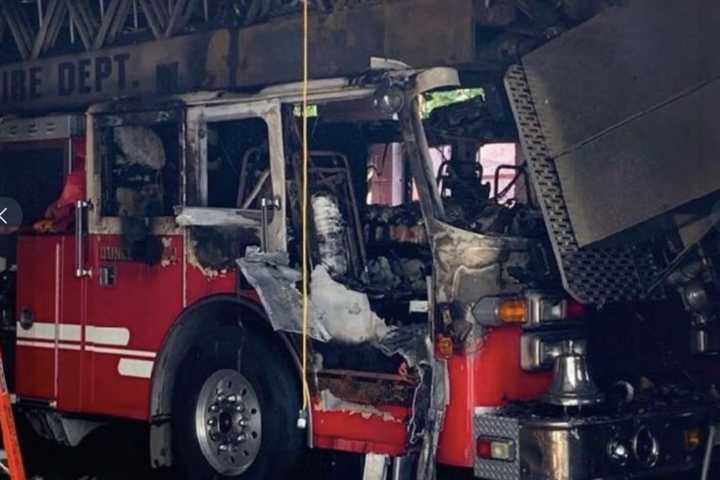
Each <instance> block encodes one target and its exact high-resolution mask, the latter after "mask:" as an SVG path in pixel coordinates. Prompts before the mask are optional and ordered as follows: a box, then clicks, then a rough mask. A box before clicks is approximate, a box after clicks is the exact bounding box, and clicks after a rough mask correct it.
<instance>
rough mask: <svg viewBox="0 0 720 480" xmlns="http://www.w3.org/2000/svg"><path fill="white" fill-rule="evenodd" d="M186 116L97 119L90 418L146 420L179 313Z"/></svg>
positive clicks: (88, 347)
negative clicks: (153, 381)
mask: <svg viewBox="0 0 720 480" xmlns="http://www.w3.org/2000/svg"><path fill="white" fill-rule="evenodd" d="M183 115H184V114H183V112H182V110H167V111H157V110H155V111H151V112H132V113H123V114H110V113H108V114H97V115H93V116H92V117H91V122H90V125H89V126H88V129H89V130H90V131H91V133H92V135H93V137H94V138H93V141H92V144H93V149H92V155H91V159H90V162H89V176H88V179H89V185H88V193H89V195H88V196H89V200H90V202H91V203H92V209H91V210H90V212H89V234H88V239H87V245H88V252H87V256H88V258H87V264H88V267H89V270H90V272H91V273H90V275H89V279H88V286H87V299H86V324H85V330H84V342H85V345H84V348H85V356H86V358H87V360H88V364H89V368H88V369H87V370H86V371H84V373H83V376H84V378H83V408H84V410H85V412H87V413H98V414H104V415H115V416H120V417H125V418H136V419H147V418H148V413H149V412H148V405H149V402H148V398H149V393H150V378H151V376H152V371H153V368H154V362H155V357H156V356H157V352H158V351H159V350H160V348H161V345H162V342H163V340H164V338H165V335H166V333H167V331H168V329H169V328H170V326H171V325H172V323H173V321H174V320H175V319H176V318H177V316H178V315H179V313H180V312H181V310H182V307H183V302H182V286H183V281H182V277H183V273H182V272H183V263H182V260H183V248H184V245H183V237H182V232H181V230H180V229H179V228H178V227H177V226H176V224H175V220H174V216H173V209H174V207H175V206H176V205H178V204H179V203H180V201H181V199H180V181H181V175H180V167H181V161H180V158H181V154H182V148H181V140H182V134H183V130H184V127H183Z"/></svg>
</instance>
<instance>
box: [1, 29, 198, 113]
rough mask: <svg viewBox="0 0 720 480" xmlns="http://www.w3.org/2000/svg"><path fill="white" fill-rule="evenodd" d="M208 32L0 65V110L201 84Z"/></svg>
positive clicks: (65, 104)
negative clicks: (201, 61) (200, 60)
mask: <svg viewBox="0 0 720 480" xmlns="http://www.w3.org/2000/svg"><path fill="white" fill-rule="evenodd" d="M208 42H209V35H208V34H197V35H189V36H185V37H178V38H173V39H168V40H163V41H158V42H148V43H144V44H139V45H131V46H127V47H119V48H113V49H106V50H101V51H96V52H84V53H79V54H75V55H67V56H62V57H56V58H50V59H45V60H38V61H35V62H23V63H19V64H13V65H7V66H2V67H0V111H25V110H39V109H49V108H58V107H62V108H68V107H73V106H78V107H79V106H83V105H88V104H90V103H93V102H99V101H105V100H111V99H114V98H122V97H139V96H145V95H158V94H159V95H163V94H172V93H177V92H180V91H188V90H191V89H195V88H200V87H202V86H203V84H204V81H205V75H204V71H205V68H204V67H205V65H204V64H201V63H198V62H197V59H198V58H204V57H205V55H206V52H207V47H208Z"/></svg>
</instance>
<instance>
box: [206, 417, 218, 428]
mask: <svg viewBox="0 0 720 480" xmlns="http://www.w3.org/2000/svg"><path fill="white" fill-rule="evenodd" d="M207 424H208V426H209V427H214V426H215V425H217V418H215V417H210V418H208V421H207Z"/></svg>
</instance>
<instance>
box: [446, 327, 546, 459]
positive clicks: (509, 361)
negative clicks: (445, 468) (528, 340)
mask: <svg viewBox="0 0 720 480" xmlns="http://www.w3.org/2000/svg"><path fill="white" fill-rule="evenodd" d="M521 335H522V329H521V328H520V327H514V326H512V327H501V328H495V329H493V330H491V331H490V332H489V333H488V334H487V335H486V336H485V338H484V339H483V340H482V341H481V342H480V343H479V344H478V345H476V346H475V348H473V349H472V351H468V352H466V353H464V354H456V355H454V356H453V357H451V358H450V359H449V361H448V371H449V375H450V404H449V405H448V409H447V413H446V420H445V427H444V429H443V431H442V433H441V435H440V447H439V449H438V462H440V463H443V464H447V465H455V466H461V467H472V465H473V464H474V461H475V447H474V446H475V439H474V438H473V413H474V410H475V408H476V407H499V406H502V405H505V404H507V403H508V402H511V401H515V400H532V399H535V398H537V397H539V396H540V395H542V394H543V393H545V392H546V391H547V389H548V387H549V386H550V382H551V380H552V373H550V372H537V373H530V372H525V371H523V370H522V368H521V367H520V337H521Z"/></svg>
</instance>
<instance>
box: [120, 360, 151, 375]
mask: <svg viewBox="0 0 720 480" xmlns="http://www.w3.org/2000/svg"><path fill="white" fill-rule="evenodd" d="M153 364H154V362H152V361H150V360H137V359H134V358H121V359H120V361H119V362H118V373H119V374H120V375H122V376H123V377H134V378H150V377H151V376H152V370H153Z"/></svg>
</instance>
